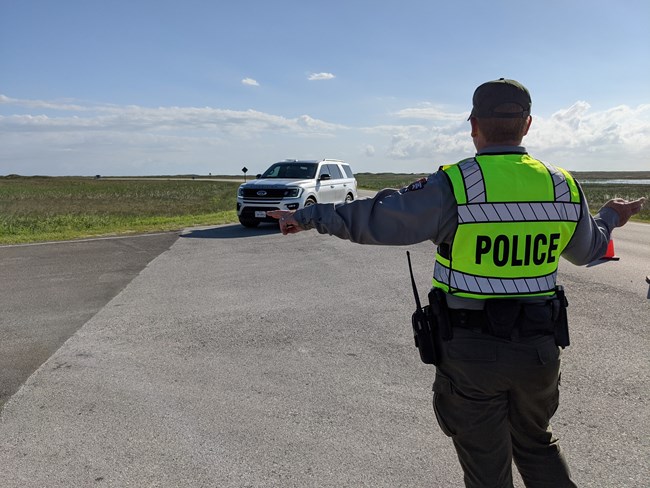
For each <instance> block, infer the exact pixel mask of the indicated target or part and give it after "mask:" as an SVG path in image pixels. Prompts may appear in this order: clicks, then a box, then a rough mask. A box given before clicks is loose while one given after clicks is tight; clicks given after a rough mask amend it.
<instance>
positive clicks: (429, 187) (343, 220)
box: [294, 171, 457, 245]
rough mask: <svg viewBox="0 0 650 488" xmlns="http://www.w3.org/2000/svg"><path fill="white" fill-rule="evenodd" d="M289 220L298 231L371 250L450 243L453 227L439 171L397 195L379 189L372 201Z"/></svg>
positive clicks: (314, 209) (451, 203)
mask: <svg viewBox="0 0 650 488" xmlns="http://www.w3.org/2000/svg"><path fill="white" fill-rule="evenodd" d="M294 217H295V219H296V221H297V222H298V223H299V225H300V226H301V227H302V228H303V229H312V228H313V229H316V230H317V231H318V232H320V233H321V234H330V235H333V236H336V237H339V238H341V239H348V240H350V241H352V242H356V243H359V244H377V245H409V244H416V243H418V242H423V241H426V240H432V241H433V242H435V243H437V244H438V243H441V242H446V241H447V240H450V239H451V237H452V236H453V234H454V231H455V228H456V225H457V222H456V219H457V209H456V200H455V198H454V196H453V193H452V191H451V187H450V185H449V182H448V181H447V177H446V176H445V175H444V173H443V172H442V171H438V172H436V173H433V174H432V175H430V176H429V177H428V178H426V179H422V180H418V181H416V182H414V183H412V184H411V185H409V186H408V187H406V188H402V189H401V190H395V189H385V190H381V191H379V192H378V193H377V194H376V195H375V196H374V197H373V198H364V199H359V200H355V201H353V202H350V203H340V204H335V205H334V204H316V205H312V206H309V207H306V208H303V209H301V210H298V211H297V212H296V213H295V214H294Z"/></svg>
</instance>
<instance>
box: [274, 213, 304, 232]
mask: <svg viewBox="0 0 650 488" xmlns="http://www.w3.org/2000/svg"><path fill="white" fill-rule="evenodd" d="M266 215H268V216H269V217H273V218H274V219H278V221H279V224H280V230H281V231H282V234H284V235H285V236H286V235H287V234H295V233H296V232H300V231H301V230H303V228H302V227H300V226H299V225H298V222H297V221H296V219H294V218H293V211H289V210H270V211H268V212H266Z"/></svg>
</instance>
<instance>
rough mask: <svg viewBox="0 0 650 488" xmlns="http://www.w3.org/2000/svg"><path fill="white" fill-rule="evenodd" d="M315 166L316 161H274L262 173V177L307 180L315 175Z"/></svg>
mask: <svg viewBox="0 0 650 488" xmlns="http://www.w3.org/2000/svg"><path fill="white" fill-rule="evenodd" d="M316 167H317V164H316V163H275V164H274V165H273V166H271V167H270V168H269V169H267V170H266V171H265V172H264V173H263V174H262V178H289V179H294V180H309V179H313V178H314V177H315V176H316Z"/></svg>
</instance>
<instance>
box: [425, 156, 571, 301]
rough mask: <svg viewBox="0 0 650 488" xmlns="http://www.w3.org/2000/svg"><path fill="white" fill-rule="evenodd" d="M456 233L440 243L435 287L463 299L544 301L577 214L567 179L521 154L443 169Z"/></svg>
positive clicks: (557, 170)
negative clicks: (454, 208) (455, 210)
mask: <svg viewBox="0 0 650 488" xmlns="http://www.w3.org/2000/svg"><path fill="white" fill-rule="evenodd" d="M440 169H441V170H442V171H444V173H445V174H446V175H447V177H448V179H449V182H450V184H451V186H452V189H453V193H454V197H455V199H456V203H457V205H458V228H457V230H456V233H455V235H454V237H453V239H452V242H451V244H450V245H446V244H443V245H440V246H439V247H438V253H437V255H436V263H435V266H434V271H433V286H434V287H438V288H441V289H442V290H443V291H445V292H447V293H450V294H453V295H456V296H460V297H467V298H476V299H487V298H499V297H502V298H508V297H513V296H517V297H532V296H548V295H552V294H553V293H554V289H555V281H556V277H557V268H558V263H559V259H560V254H561V253H562V251H563V250H564V248H565V247H566V245H567V244H568V242H569V240H570V239H571V237H572V236H573V233H574V232H575V228H576V226H577V222H578V220H579V218H580V214H581V205H580V200H581V197H580V192H579V190H578V186H577V184H576V182H575V181H574V180H573V178H572V177H571V175H570V174H569V173H568V172H567V171H565V170H563V169H561V168H557V167H555V166H551V165H550V164H546V163H543V162H541V161H538V160H536V159H533V158H531V157H530V156H529V155H528V154H525V153H512V154H511V153H507V154H483V155H478V156H476V157H474V158H469V159H466V160H464V161H461V162H459V163H456V164H453V165H448V166H443V167H441V168H440Z"/></svg>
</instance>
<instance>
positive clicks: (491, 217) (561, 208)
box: [458, 202, 580, 224]
mask: <svg viewBox="0 0 650 488" xmlns="http://www.w3.org/2000/svg"><path fill="white" fill-rule="evenodd" d="M579 218H580V204H579V203H561V202H533V203H529V202H522V203H479V204H475V205H459V206H458V222H459V223H461V224H466V223H469V222H534V221H544V220H565V221H570V222H577V221H578V219H579Z"/></svg>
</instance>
